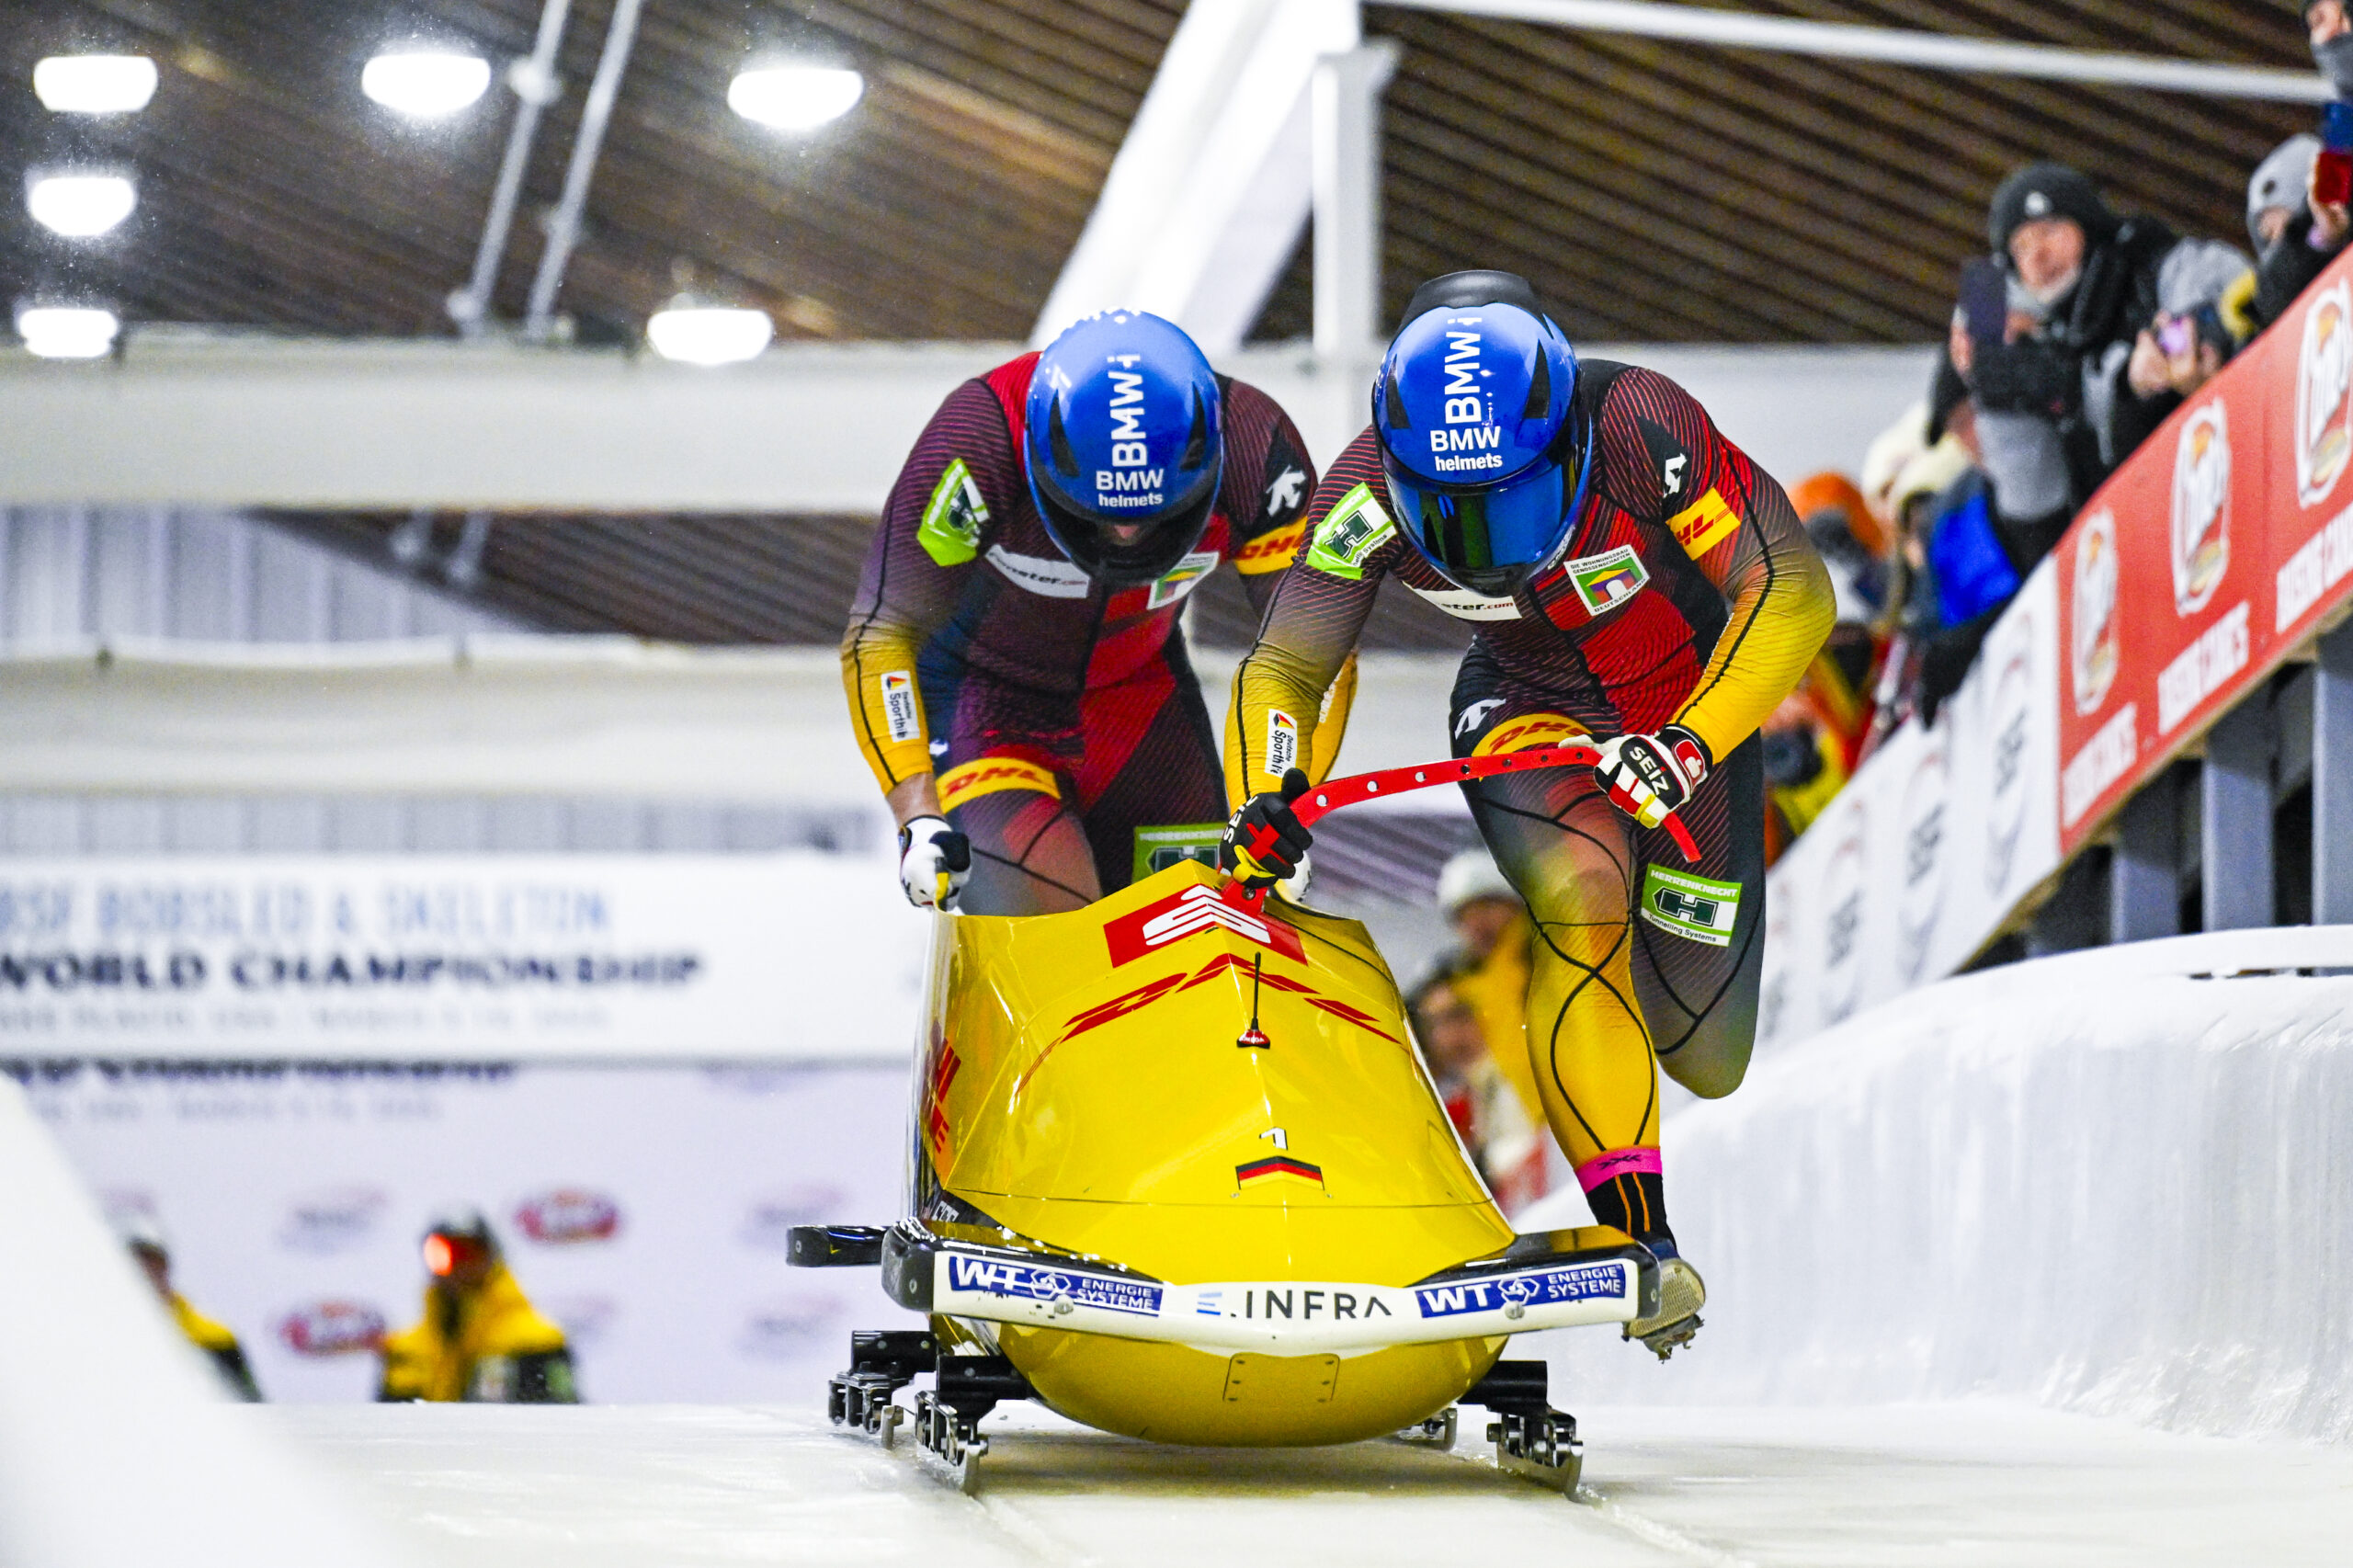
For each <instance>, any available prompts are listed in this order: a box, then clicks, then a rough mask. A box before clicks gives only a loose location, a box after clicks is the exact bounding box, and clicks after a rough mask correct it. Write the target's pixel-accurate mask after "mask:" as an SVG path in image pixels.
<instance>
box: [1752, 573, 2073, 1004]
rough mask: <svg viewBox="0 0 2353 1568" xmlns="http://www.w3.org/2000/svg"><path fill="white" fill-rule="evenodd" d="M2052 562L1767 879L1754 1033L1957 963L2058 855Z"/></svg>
mask: <svg viewBox="0 0 2353 1568" xmlns="http://www.w3.org/2000/svg"><path fill="white" fill-rule="evenodd" d="M2058 658H2059V640H2058V592H2057V579H2056V576H2055V574H2054V573H2053V571H2052V566H2051V563H2050V562H2047V561H2046V562H2043V564H2042V565H2041V566H2040V568H2039V569H2037V570H2036V572H2035V573H2034V574H2033V575H2032V576H2030V577H2029V578H2028V579H2027V582H2026V585H2025V586H2024V587H2023V588H2021V589H2020V590H2019V592H2018V597H2017V598H2016V599H2015V600H2013V601H2012V603H2011V605H2010V608H2009V609H2008V611H2007V612H2006V614H2005V615H2004V616H2003V617H2002V619H2001V620H2000V621H1999V622H1998V623H1996V625H1995V628H1994V630H1993V631H1991V632H1990V633H1989V634H1988V635H1987V637H1986V639H1985V644H1984V650H1983V652H1981V653H1979V655H1978V659H1977V663H1976V665H1975V666H1974V667H1973V668H1972V670H1971V671H1970V674H1969V676H1968V678H1967V679H1966V680H1964V681H1963V682H1962V683H1961V689H1960V690H1959V691H1957V692H1955V693H1954V694H1953V697H1952V699H1951V700H1950V701H1949V703H1947V704H1946V705H1945V707H1944V709H1943V710H1942V711H1941V712H1940V713H1939V714H1938V722H1937V725H1936V727H1935V728H1934V729H1923V728H1922V727H1921V726H1920V724H1919V723H1918V722H1917V721H1916V720H1915V721H1913V722H1908V723H1906V724H1905V725H1904V727H1903V728H1902V729H1900V730H1898V731H1897V732H1895V733H1893V735H1890V736H1889V737H1888V739H1887V741H1886V742H1885V744H1882V745H1881V747H1880V749H1879V750H1878V751H1877V752H1875V753H1874V754H1873V755H1872V756H1871V757H1870V761H1869V762H1868V763H1866V764H1865V765H1864V766H1863V767H1862V768H1861V769H1859V771H1858V772H1857V774H1856V776H1855V779H1854V782H1852V783H1851V784H1849V785H1848V786H1847V789H1846V790H1844V791H1843V792H1842V793H1841V794H1840V795H1839V796H1838V798H1837V799H1836V801H1832V802H1831V804H1830V806H1829V808H1828V809H1827V810H1825V811H1824V812H1823V813H1822V815H1821V816H1820V817H1819V818H1817V819H1816V820H1815V822H1814V824H1813V826H1812V827H1810V828H1809V829H1807V831H1806V833H1805V835H1804V836H1802V837H1801V838H1800V839H1799V840H1798V841H1797V843H1796V844H1794V845H1792V846H1790V851H1789V853H1787V854H1786V855H1784V856H1782V857H1781V858H1780V861H1779V863H1778V864H1777V865H1776V866H1775V867H1774V868H1773V870H1772V872H1771V874H1770V876H1769V877H1768V881H1767V894H1766V901H1765V908H1766V940H1765V975H1764V990H1763V997H1762V1001H1761V1004H1760V1007H1759V1018H1758V1027H1757V1033H1758V1043H1759V1045H1760V1046H1763V1047H1770V1046H1773V1045H1777V1044H1786V1043H1790V1042H1793V1041H1796V1040H1802V1039H1804V1038H1806V1037H1807V1036H1808V1035H1811V1034H1813V1033H1815V1032H1816V1031H1818V1030H1820V1029H1824V1028H1828V1027H1829V1026H1831V1025H1832V1024H1835V1023H1837V1022H1838V1021H1839V1020H1840V1019H1842V1018H1845V1017H1847V1016H1848V1015H1849V1014H1851V1013H1853V1012H1855V1011H1856V1010H1858V1009H1859V1008H1861V1007H1867V1006H1870V1005H1871V1004H1873V1003H1876V1002H1881V1001H1884V1000H1885V999H1886V998H1888V997H1890V996H1893V995H1896V994H1899V993H1902V992H1904V991H1908V990H1910V989H1911V988H1912V987H1914V986H1915V985H1922V984H1926V983H1927V982H1929V981H1932V980H1938V979H1941V978H1942V977H1944V976H1945V975H1948V974H1950V973H1952V972H1953V971H1956V970H1957V969H1959V968H1960V967H1961V965H1962V964H1964V963H1966V962H1968V961H1969V960H1970V958H1971V957H1972V955H1973V954H1975V953H1976V952H1977V950H1978V949H1980V948H1982V947H1983V946H1984V943H1985V942H1986V940H1987V939H1988V938H1989V937H1993V936H1994V935H1995V932H1996V931H1998V930H1999V929H2000V927H2001V925H2002V923H2003V922H2004V921H2005V920H2006V919H2007V918H2008V917H2009V915H2010V912H2011V911H2012V910H2013V909H2015V908H2016V907H2017V906H2018V902H2019V900H2020V899H2022V898H2024V897H2025V896H2026V895H2027V894H2028V893H2029V892H2032V891H2033V890H2034V888H2035V887H2036V885H2037V884H2039V883H2040V882H2041V881H2043V880H2044V879H2045V878H2047V877H2048V876H2050V875H2051V874H2052V872H2053V871H2054V870H2056V869H2058V866H2059V819H2058V798H2059V784H2058V778H2059V773H2058V750H2059V715H2058Z"/></svg>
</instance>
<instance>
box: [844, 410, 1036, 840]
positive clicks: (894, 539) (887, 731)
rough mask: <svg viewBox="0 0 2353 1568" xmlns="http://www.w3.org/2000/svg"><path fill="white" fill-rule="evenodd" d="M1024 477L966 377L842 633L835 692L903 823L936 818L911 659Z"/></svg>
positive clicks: (871, 559) (891, 513)
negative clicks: (844, 698) (841, 693)
mask: <svg viewBox="0 0 2353 1568" xmlns="http://www.w3.org/2000/svg"><path fill="white" fill-rule="evenodd" d="M1019 478H1020V459H1019V457H1018V455H1017V454H1016V453H1015V452H1014V450H1013V444H1012V440H1011V438H1010V437H1009V436H1008V434H1007V432H1006V427H1005V414H1004V411H1003V409H1002V408H1000V407H999V406H998V404H997V402H996V398H995V394H994V393H992V392H990V391H989V390H988V387H987V386H986V385H985V384H984V383H983V382H982V381H966V382H965V383H964V384H963V385H962V386H960V387H958V388H957V389H956V390H955V391H954V392H950V393H949V395H948V400H947V401H946V402H945V403H941V404H940V406H939V412H938V413H937V414H935V415H932V418H931V423H930V424H929V425H927V426H925V427H924V433H923V435H922V436H921V437H918V438H917V440H916V441H915V450H914V451H913V452H912V453H910V454H909V455H908V458H907V462H906V466H905V467H904V468H903V469H901V470H900V471H899V479H898V483H896V484H894V485H892V488H891V497H890V500H889V501H888V502H887V503H886V504H885V505H884V507H883V511H882V520H881V523H880V524H879V525H878V526H877V527H876V528H875V530H874V542H873V544H872V545H871V546H870V548H869V549H868V551H867V553H866V567H865V570H864V571H863V572H862V573H861V574H860V575H859V578H858V595H857V597H856V598H854V599H853V600H852V601H851V603H850V614H849V627H848V630H847V631H845V632H844V633H843V635H842V686H843V688H844V690H845V691H846V692H847V695H848V698H849V712H850V726H851V729H852V731H853V732H854V733H855V734H856V735H857V738H858V750H859V751H860V752H862V753H863V754H864V755H865V757H866V764H867V766H868V767H870V768H872V769H873V770H874V778H875V782H876V783H878V784H880V785H881V787H882V791H883V793H884V795H885V796H886V797H887V798H888V800H889V801H890V803H891V810H892V814H893V816H894V817H895V818H896V819H897V820H898V821H899V822H900V823H902V824H904V823H906V822H907V821H909V820H910V819H912V818H915V817H922V816H935V817H936V816H938V815H939V814H940V812H939V794H938V788H937V786H936V785H935V784H934V783H933V780H932V773H931V746H930V741H931V737H930V734H929V733H928V730H927V729H926V724H925V721H924V709H923V691H922V688H921V686H920V685H919V684H918V678H917V676H916V674H915V655H916V654H917V653H919V652H921V650H922V648H923V645H924V644H925V642H927V641H929V640H930V638H931V635H932V634H933V633H934V632H935V631H938V630H939V628H940V627H941V626H942V625H944V624H945V623H946V622H947V620H948V618H949V615H951V614H952V613H953V612H954V610H955V608H956V603H957V600H958V599H959V597H961V595H962V593H963V589H964V584H965V580H966V578H967V577H968V576H969V575H970V574H972V572H973V571H974V570H975V569H976V568H975V566H974V564H973V563H974V562H975V561H976V560H977V559H978V558H979V554H980V550H981V541H982V537H983V533H984V532H985V531H986V530H987V528H988V525H989V522H990V519H991V517H992V516H993V515H994V514H995V510H996V508H997V507H999V506H1004V505H1006V504H1009V502H1010V500H1011V499H1012V497H1013V495H1014V494H1015V492H1013V491H1012V490H1011V489H1009V488H1008V486H1010V485H1011V484H1013V483H1016V482H1017V481H1018V480H1019Z"/></svg>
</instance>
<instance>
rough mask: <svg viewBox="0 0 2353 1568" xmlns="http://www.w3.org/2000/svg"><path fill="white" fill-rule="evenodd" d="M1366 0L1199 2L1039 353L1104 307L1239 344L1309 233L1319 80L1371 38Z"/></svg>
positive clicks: (1218, 349)
mask: <svg viewBox="0 0 2353 1568" xmlns="http://www.w3.org/2000/svg"><path fill="white" fill-rule="evenodd" d="M1357 42H1358V30H1357V8H1356V4H1355V0H1194V3H1193V4H1192V5H1191V6H1188V8H1187V10H1186V13H1185V17H1184V20H1183V21H1182V22H1180V23H1178V24H1177V28H1176V36H1175V37H1174V38H1173V39H1171V40H1169V45H1168V49H1167V51H1166V52H1165V53H1164V54H1163V55H1162V57H1161V62H1160V70H1159V72H1158V73H1157V74H1155V75H1154V77H1153V81H1152V87H1151V90H1150V91H1149V92H1147V93H1146V94H1145V95H1144V100H1143V103H1142V107H1141V108H1138V109H1137V111H1136V118H1135V120H1134V123H1133V124H1131V126H1130V127H1129V130H1128V136H1127V140H1126V141H1125V142H1122V143H1120V153H1119V156H1118V157H1117V158H1115V159H1114V160H1113V161H1112V164H1111V172H1110V175H1109V176H1108V178H1106V179H1105V181H1104V182H1103V192H1102V194H1101V196H1099V197H1098V198H1097V199H1096V204H1095V211H1094V213H1093V215H1092V216H1091V217H1089V218H1088V219H1087V222H1086V229H1085V231H1084V232H1082V233H1080V235H1079V239H1078V244H1077V245H1076V246H1075V247H1074V249H1073V250H1072V252H1071V255H1070V259H1069V261H1068V262H1066V263H1065V264H1064V265H1063V271H1062V276H1061V277H1060V278H1056V279H1055V282H1054V288H1053V291H1052V293H1051V294H1050V295H1048V296H1047V300H1046V305H1045V309H1044V310H1042V311H1041V312H1039V316H1038V324H1037V326H1036V328H1035V330H1034V331H1033V332H1032V333H1031V335H1030V342H1031V344H1032V346H1033V347H1034V346H1041V345H1043V344H1045V343H1047V342H1050V341H1051V340H1052V338H1053V337H1054V335H1056V334H1057V333H1059V332H1061V331H1062V330H1063V328H1064V327H1066V326H1068V325H1069V324H1071V323H1072V322H1074V321H1076V320H1077V319H1078V318H1079V317H1081V316H1084V315H1087V314H1090V313H1092V312H1096V311H1103V310H1111V309H1116V308H1120V307H1126V308H1129V309H1132V310H1145V311H1151V312H1154V314H1157V315H1162V316H1165V317H1167V318H1168V319H1169V320H1170V321H1173V322H1175V323H1176V324H1177V325H1179V326H1181V327H1183V328H1184V329H1185V330H1186V331H1187V332H1188V333H1191V334H1192V335H1193V336H1194V338H1195V339H1196V340H1197V341H1199V344H1200V345H1201V347H1202V348H1203V349H1204V350H1206V351H1207V352H1208V353H1209V354H1210V355H1211V358H1216V357H1217V356H1219V355H1222V354H1224V353H1226V352H1229V351H1230V350H1232V349H1233V348H1234V347H1238V346H1239V345H1240V343H1241V342H1242V339H1243V336H1244V335H1245V334H1246V333H1247V332H1248V331H1249V328H1250V326H1251V324H1252V323H1254V322H1255V321H1256V319H1257V315H1258V311H1259V309H1260V307H1261V306H1263V305H1264V304H1265V302H1266V298H1267V292H1268V290H1271V289H1272V288H1273V287H1274V285H1275V281H1276V279H1277V278H1279V277H1280V276H1281V274H1282V269H1283V267H1284V265H1285V264H1286V263H1287V262H1288V261H1289V260H1290V255H1291V251H1292V249H1293V247H1294V246H1296V244H1298V241H1299V233H1300V228H1301V226H1302V224H1304V223H1305V222H1306V221H1307V214H1308V203H1309V197H1310V165H1311V162H1312V158H1311V155H1310V137H1309V134H1308V119H1309V103H1308V99H1309V96H1310V95H1309V84H1310V82H1311V79H1312V78H1313V75H1314V73H1315V68H1316V63H1317V62H1318V61H1319V60H1320V59H1322V58H1323V57H1324V56H1325V55H1327V54H1332V53H1335V52H1341V51H1349V50H1353V49H1354V48H1356V46H1357Z"/></svg>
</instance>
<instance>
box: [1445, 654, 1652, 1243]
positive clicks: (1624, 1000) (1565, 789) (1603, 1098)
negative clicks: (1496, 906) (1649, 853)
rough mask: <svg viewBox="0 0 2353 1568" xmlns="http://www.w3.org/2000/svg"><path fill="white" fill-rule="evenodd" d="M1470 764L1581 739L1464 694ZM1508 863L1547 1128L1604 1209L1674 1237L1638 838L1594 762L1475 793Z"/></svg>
mask: <svg viewBox="0 0 2353 1568" xmlns="http://www.w3.org/2000/svg"><path fill="white" fill-rule="evenodd" d="M1456 695H1457V710H1458V712H1460V713H1461V714H1463V715H1464V717H1466V718H1471V715H1472V714H1474V713H1476V714H1478V717H1476V718H1471V722H1469V723H1468V724H1467V725H1463V724H1460V723H1459V724H1458V733H1457V734H1456V737H1455V750H1456V752H1457V754H1458V755H1484V754H1491V753H1495V752H1501V751H1517V750H1520V749H1523V748H1525V747H1527V746H1529V745H1542V744H1552V743H1554V742H1558V741H1560V740H1563V739H1566V738H1568V737H1569V736H1571V735H1574V734H1575V733H1580V728H1581V727H1580V726H1578V725H1577V724H1576V723H1574V722H1573V721H1570V720H1568V719H1566V718H1564V717H1563V716H1561V715H1559V714H1555V713H1548V712H1534V713H1530V712H1528V711H1526V710H1525V705H1524V704H1518V703H1512V702H1508V701H1504V702H1497V703H1496V704H1495V706H1493V707H1491V708H1487V709H1485V710H1484V711H1483V712H1481V711H1480V710H1479V706H1478V703H1479V699H1477V698H1476V697H1475V695H1473V696H1472V698H1471V700H1469V701H1467V702H1466V701H1465V700H1464V698H1465V696H1466V693H1465V690H1464V687H1461V686H1458V687H1456ZM1465 793H1466V794H1468V795H1469V797H1470V800H1471V810H1472V816H1473V817H1474V818H1476V819H1477V822H1478V824H1479V831H1480V835H1481V836H1483V838H1484V839H1485V840H1486V842H1487V847H1488V849H1489V850H1490V851H1491V852H1492V853H1493V854H1494V855H1495V864H1496V865H1497V866H1498V867H1499V868H1501V869H1502V870H1503V873H1504V875H1505V877H1506V878H1507V879H1508V880H1509V881H1511V884H1512V885H1513V886H1514V887H1515V888H1517V889H1518V890H1519V893H1520V896H1521V897H1522V898H1524V899H1526V900H1527V902H1528V908H1529V915H1530V916H1531V917H1532V918H1533V921H1534V924H1535V929H1536V940H1535V943H1534V945H1533V947H1532V949H1531V950H1530V954H1529V958H1530V966H1529V969H1530V972H1529V987H1528V1049H1529V1056H1530V1059H1531V1060H1530V1064H1531V1066H1532V1067H1533V1068H1534V1071H1535V1074H1536V1082H1537V1088H1538V1091H1539V1093H1540V1095H1541V1096H1542V1097H1543V1101H1544V1113H1545V1119H1547V1120H1548V1121H1550V1122H1551V1123H1552V1132H1553V1135H1554V1136H1555V1137H1556V1138H1558V1139H1559V1140H1560V1143H1561V1148H1562V1151H1563V1153H1566V1154H1567V1155H1568V1157H1569V1162H1570V1164H1571V1165H1574V1167H1575V1168H1576V1172H1577V1179H1578V1180H1579V1182H1580V1183H1581V1184H1582V1185H1583V1186H1584V1187H1585V1188H1586V1194H1587V1197H1588V1199H1589V1200H1590V1201H1591V1202H1592V1204H1593V1208H1594V1213H1595V1216H1596V1217H1597V1218H1598V1219H1599V1220H1601V1221H1603V1222H1604V1223H1605V1224H1613V1225H1617V1226H1619V1227H1620V1229H1622V1230H1625V1231H1627V1232H1629V1233H1632V1234H1634V1235H1637V1236H1650V1235H1659V1234H1664V1233H1665V1232H1666V1210H1665V1198H1664V1194H1663V1192H1662V1190H1661V1187H1660V1180H1659V1157H1658V1067H1657V1062H1656V1061H1655V1059H1654V1056H1653V1054H1652V1051H1651V1039H1650V1033H1649V1031H1648V1030H1647V1029H1646V1028H1644V1027H1643V1015H1642V1009H1641V1005H1640V1002H1639V1000H1638V999H1637V997H1636V995H1635V991H1634V980H1633V939H1632V933H1631V929H1630V926H1631V920H1630V915H1631V905H1632V887H1633V875H1634V864H1635V862H1634V852H1633V829H1632V824H1630V823H1629V822H1628V821H1627V820H1626V818H1625V817H1624V816H1623V815H1622V814H1620V812H1618V810H1617V808H1615V807H1614V806H1612V805H1610V804H1609V801H1608V797H1607V796H1606V795H1605V794H1604V793H1603V792H1602V790H1601V789H1600V787H1599V786H1598V785H1597V784H1596V783H1595V781H1594V777H1593V770H1592V769H1591V768H1587V767H1561V768H1547V769H1544V770H1543V771H1541V772H1535V773H1518V774H1506V775H1503V776H1502V777H1500V778H1489V779H1485V780H1483V781H1482V782H1480V783H1478V784H1475V785H1472V786H1468V787H1466V790H1465Z"/></svg>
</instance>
